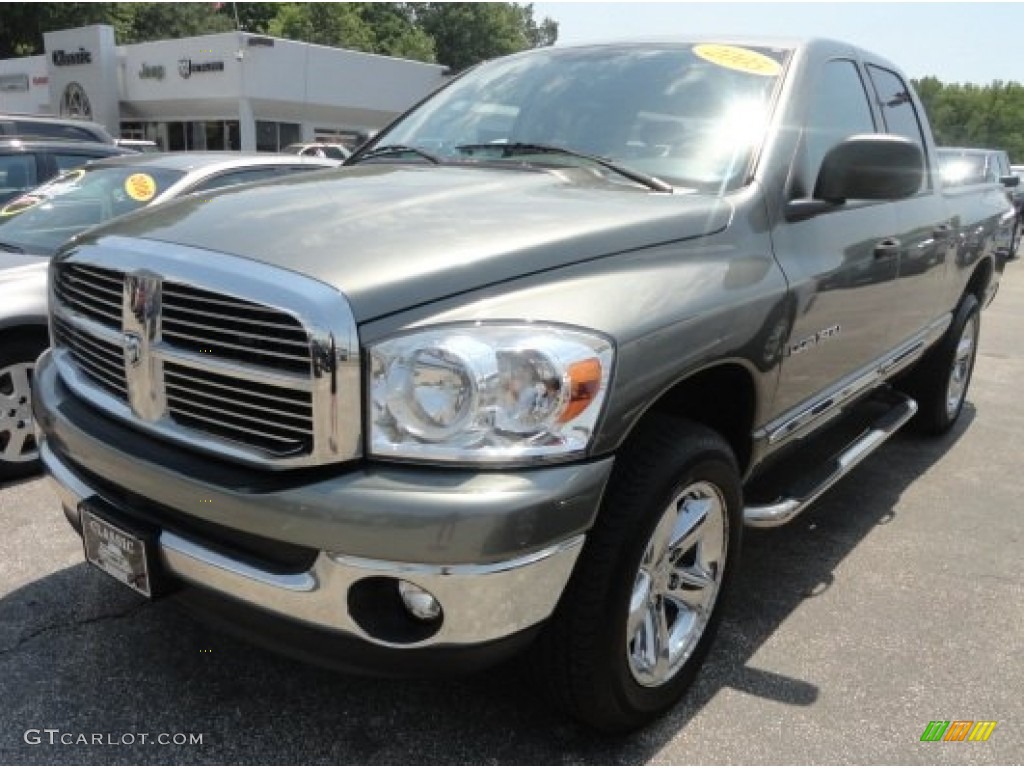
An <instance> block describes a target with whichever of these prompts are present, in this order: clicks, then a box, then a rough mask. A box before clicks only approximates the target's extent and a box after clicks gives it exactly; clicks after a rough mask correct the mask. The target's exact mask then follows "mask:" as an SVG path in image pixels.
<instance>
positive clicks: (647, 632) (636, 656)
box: [626, 482, 729, 688]
mask: <svg viewBox="0 0 1024 768" xmlns="http://www.w3.org/2000/svg"><path fill="white" fill-rule="evenodd" d="M728 540H729V518H728V515H727V513H726V504H725V500H724V498H723V495H722V492H721V491H720V490H719V489H718V488H716V487H715V486H714V485H712V484H711V483H708V482H697V483H693V484H692V485H689V486H687V487H686V488H684V489H683V490H682V491H681V492H680V493H679V494H678V495H677V496H676V497H675V498H674V499H673V500H672V502H671V503H670V504H669V505H668V507H667V508H666V509H665V511H664V512H663V513H662V516H661V519H660V520H659V521H658V524H657V526H656V527H655V529H654V533H653V534H652V535H651V538H650V540H649V541H648V542H647V547H646V548H645V550H644V554H643V558H642V559H641V561H640V569H639V571H638V572H637V574H636V579H635V581H634V584H633V591H632V593H631V596H630V604H629V617H628V619H627V626H626V655H627V659H628V661H629V671H630V673H631V674H632V675H633V679H634V680H636V682H637V683H639V684H640V685H642V686H644V687H648V688H651V687H657V686H661V685H664V684H665V683H667V682H668V681H669V680H671V679H672V677H673V676H674V675H675V674H676V672H678V671H679V669H680V668H681V667H682V666H683V664H685V663H686V660H687V659H688V658H690V655H691V654H692V653H693V650H694V648H695V647H696V645H697V643H698V641H699V640H700V638H701V635H703V633H704V629H705V627H706V626H707V623H708V619H709V618H710V617H711V612H712V609H713V608H714V605H715V600H716V599H717V597H718V591H719V587H720V586H721V583H722V576H723V574H724V573H725V555H726V547H727V542H728Z"/></svg>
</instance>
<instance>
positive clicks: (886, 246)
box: [875, 237, 900, 259]
mask: <svg viewBox="0 0 1024 768" xmlns="http://www.w3.org/2000/svg"><path fill="white" fill-rule="evenodd" d="M899 255H900V241H899V240H897V239H896V238H895V237H887V238H885V240H880V241H879V242H877V243H876V244H875V258H876V259H895V258H896V257H897V256H899Z"/></svg>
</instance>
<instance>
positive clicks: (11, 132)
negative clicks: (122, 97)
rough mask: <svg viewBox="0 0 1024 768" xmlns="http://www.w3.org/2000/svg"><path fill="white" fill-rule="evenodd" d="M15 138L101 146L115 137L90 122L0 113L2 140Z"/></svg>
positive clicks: (112, 141) (100, 126)
mask: <svg viewBox="0 0 1024 768" xmlns="http://www.w3.org/2000/svg"><path fill="white" fill-rule="evenodd" d="M15 136H20V137H23V138H35V139H56V140H61V141H90V142H96V143H99V144H113V143H114V138H113V136H111V135H110V133H109V132H108V131H107V129H106V128H104V127H103V126H102V125H100V124H99V123H93V122H90V121H89V120H79V119H77V118H69V117H45V116H43V115H25V114H15V113H7V114H4V113H0V138H12V137H15Z"/></svg>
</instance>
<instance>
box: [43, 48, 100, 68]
mask: <svg viewBox="0 0 1024 768" xmlns="http://www.w3.org/2000/svg"><path fill="white" fill-rule="evenodd" d="M50 60H51V61H53V64H54V66H57V67H70V66H73V65H75V64H92V53H90V52H89V51H87V50H85V48H79V49H78V50H77V51H71V52H70V53H68V52H67V51H63V50H60V51H54V52H53V54H52V55H51V56H50Z"/></svg>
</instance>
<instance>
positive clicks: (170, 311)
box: [164, 305, 307, 343]
mask: <svg viewBox="0 0 1024 768" xmlns="http://www.w3.org/2000/svg"><path fill="white" fill-rule="evenodd" d="M180 311H181V309H180V308H179V307H175V306H173V305H172V306H171V307H170V308H165V309H164V320H165V321H166V320H167V319H169V318H174V315H175V314H176V313H177V312H180ZM189 312H190V313H191V314H193V315H202V316H204V317H211V318H217V319H220V320H226V321H228V322H233V323H252V324H253V325H257V326H260V327H264V328H280V329H281V330H286V331H292V332H294V333H296V334H298V335H301V336H302V338H303V339H305V338H306V332H305V331H301V330H298V329H296V328H295V327H294V326H292V325H286V324H284V323H274V322H271V321H269V320H257V319H255V318H252V317H232V316H231V315H225V314H223V313H220V312H208V311H206V310H203V309H189ZM303 343H307V342H305V341H303Z"/></svg>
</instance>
